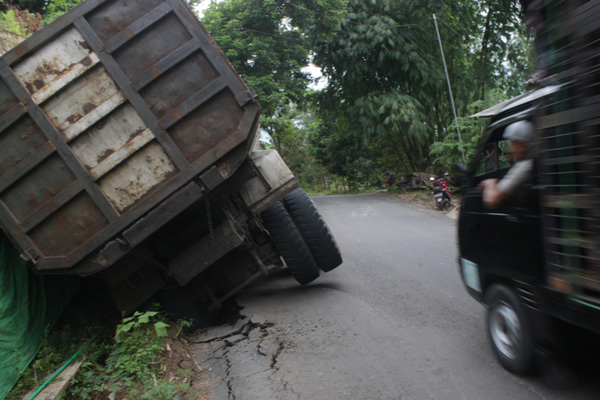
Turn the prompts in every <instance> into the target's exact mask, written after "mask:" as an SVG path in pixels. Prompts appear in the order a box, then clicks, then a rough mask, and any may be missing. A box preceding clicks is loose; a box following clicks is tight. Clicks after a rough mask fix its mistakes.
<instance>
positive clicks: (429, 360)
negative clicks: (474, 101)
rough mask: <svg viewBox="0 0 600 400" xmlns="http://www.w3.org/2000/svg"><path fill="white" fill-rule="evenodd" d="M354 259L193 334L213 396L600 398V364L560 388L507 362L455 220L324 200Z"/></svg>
mask: <svg viewBox="0 0 600 400" xmlns="http://www.w3.org/2000/svg"><path fill="white" fill-rule="evenodd" d="M314 200H315V202H316V204H317V206H318V208H319V210H320V211H321V214H322V215H323V216H324V218H325V220H326V221H327V223H328V225H329V227H330V229H331V230H332V231H333V233H334V235H335V237H336V240H337V242H338V244H339V246H340V248H341V251H342V254H343V257H344V263H343V264H342V266H340V267H339V268H337V269H336V270H334V271H331V272H329V273H327V274H322V276H321V277H320V278H319V279H318V280H317V281H315V282H313V283H311V284H309V285H307V286H305V287H300V286H299V285H298V284H296V283H295V281H294V280H293V279H292V278H291V277H290V276H289V275H287V274H281V275H278V276H274V277H270V278H268V279H266V280H264V281H262V282H260V283H258V284H256V285H254V286H252V287H250V288H248V289H247V290H246V291H245V292H243V294H242V295H240V296H239V297H238V299H237V302H238V304H239V305H240V306H242V307H243V310H242V311H241V314H242V315H244V316H245V317H246V318H245V319H244V320H242V321H239V322H238V324H237V325H236V326H234V327H227V326H226V327H220V328H212V329H211V330H209V331H208V332H205V333H202V334H199V335H197V336H195V337H193V338H191V341H192V342H195V343H197V344H196V345H195V346H194V354H195V356H196V357H197V359H198V361H199V362H200V363H201V365H203V366H204V368H205V370H206V371H207V372H208V374H209V375H210V376H211V377H212V379H211V384H212V387H213V389H212V390H213V398H214V399H218V400H220V399H235V400H253V399H257V400H258V399H261V400H270V399H277V400H279V399H282V400H287V399H315V400H320V399H323V400H336V399H356V400H363V399H394V400H397V399H403V400H405V399H414V400H421V399H444V400H453V399H473V400H479V399H486V400H494V399H498V400H500V399H501V400H506V399H518V400H527V399H569V400H579V399H582V400H583V399H599V398H600V383H599V382H598V381H597V379H596V377H597V376H598V371H599V370H596V371H590V370H588V369H581V370H579V371H577V374H579V375H580V376H579V381H578V384H577V385H576V386H574V387H572V388H569V389H564V390H560V391H559V390H556V389H553V388H551V387H550V386H548V385H547V384H545V383H544V382H543V380H542V379H540V377H539V376H535V375H533V376H530V377H525V378H522V377H517V376H514V375H511V374H510V373H508V372H506V371H505V370H503V369H502V367H500V365H499V364H498V363H497V362H496V360H495V358H494V355H493V353H492V350H491V348H490V346H489V344H488V342H487V338H486V335H485V330H484V308H483V307H482V306H481V305H479V304H478V303H476V302H475V301H474V300H472V299H471V298H470V297H469V296H468V295H467V294H466V292H465V290H464V289H463V285H462V282H461V280H460V277H459V275H458V269H457V263H456V259H457V244H456V223H455V221H454V220H452V219H450V218H448V217H446V216H444V215H442V213H440V212H437V211H433V210H425V209H423V208H420V207H419V206H416V205H414V204H409V203H405V202H403V201H401V200H398V199H396V198H392V197H388V196H384V195H377V194H373V195H349V196H327V197H317V198H314Z"/></svg>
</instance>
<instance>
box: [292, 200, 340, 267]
mask: <svg viewBox="0 0 600 400" xmlns="http://www.w3.org/2000/svg"><path fill="white" fill-rule="evenodd" d="M283 201H284V204H285V208H286V209H287V210H288V212H289V213H290V216H291V217H292V220H293V221H294V223H295V224H296V226H297V227H298V230H299V231H300V234H301V235H302V237H303V238H304V240H305V241H306V244H307V245H308V248H309V249H310V251H311V253H312V255H313V257H314V259H315V261H316V262H317V265H318V266H319V268H320V269H321V270H322V271H324V272H329V271H331V270H333V269H334V268H336V267H338V266H339V265H340V264H341V263H342V255H341V253H340V249H339V247H338V245H337V243H336V241H335V239H334V237H333V235H332V234H331V231H330V230H329V228H328V227H327V224H326V223H325V221H324V220H323V217H322V216H321V214H320V213H319V211H318V210H317V207H316V206H315V203H314V202H313V201H312V200H311V199H310V197H309V196H308V194H306V192H305V191H304V190H302V189H296V190H294V191H293V192H292V193H290V194H289V195H287V196H286V197H285V198H284V199H283Z"/></svg>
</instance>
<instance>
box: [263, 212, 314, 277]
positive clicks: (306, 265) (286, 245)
mask: <svg viewBox="0 0 600 400" xmlns="http://www.w3.org/2000/svg"><path fill="white" fill-rule="evenodd" d="M261 218H262V221H263V224H264V225H265V228H267V230H268V231H269V233H270V234H271V237H272V238H273V241H274V242H275V246H277V249H278V250H279V253H280V254H281V257H282V258H283V260H284V261H285V263H286V265H287V267H288V269H289V270H290V273H291V274H292V276H293V277H294V278H295V279H296V280H297V281H298V282H299V283H300V284H302V285H306V284H307V283H310V282H312V281H314V280H315V279H317V278H318V277H319V267H318V266H317V263H316V262H315V259H314V258H313V256H312V254H311V253H310V250H309V249H308V246H307V245H306V242H305V241H304V239H303V238H302V235H301V234H300V232H299V231H298V228H296V225H295V224H294V221H292V218H291V217H290V215H289V214H288V212H287V210H286V209H285V207H284V206H283V204H281V203H280V202H276V203H274V204H272V205H271V206H270V207H269V208H268V209H267V210H265V211H263V212H262V214H261Z"/></svg>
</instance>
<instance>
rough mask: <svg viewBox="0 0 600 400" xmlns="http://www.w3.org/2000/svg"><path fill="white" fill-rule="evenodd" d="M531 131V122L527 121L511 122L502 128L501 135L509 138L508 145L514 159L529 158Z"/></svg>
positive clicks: (532, 129)
mask: <svg viewBox="0 0 600 400" xmlns="http://www.w3.org/2000/svg"><path fill="white" fill-rule="evenodd" d="M533 131H534V128H533V124H532V123H531V122H529V121H517V122H513V123H512V124H510V125H508V126H507V127H506V129H505V130H504V134H503V135H502V137H503V138H504V139H507V140H510V147H511V149H512V151H513V157H514V159H515V160H516V161H523V160H526V159H528V158H529V150H530V148H531V145H530V142H531V140H532V139H533Z"/></svg>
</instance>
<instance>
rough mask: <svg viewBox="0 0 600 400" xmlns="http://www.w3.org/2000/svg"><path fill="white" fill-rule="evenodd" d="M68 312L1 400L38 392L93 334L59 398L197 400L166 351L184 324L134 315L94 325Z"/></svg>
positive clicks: (90, 319)
mask: <svg viewBox="0 0 600 400" xmlns="http://www.w3.org/2000/svg"><path fill="white" fill-rule="evenodd" d="M73 307H74V306H73V305H71V306H70V308H69V309H67V311H66V312H65V315H63V317H62V318H61V320H59V322H58V323H57V325H56V326H55V327H54V328H53V329H52V330H51V331H49V332H48V334H47V338H46V341H45V343H44V344H43V346H42V349H41V350H40V352H39V353H38V355H37V357H36V359H35V360H34V361H33V362H32V363H31V365H30V367H29V368H28V369H27V370H26V371H25V374H24V375H23V376H22V378H21V380H20V381H19V382H18V384H17V385H16V386H15V388H14V389H13V390H12V391H11V393H10V394H9V395H8V397H7V400H17V399H21V398H22V397H23V396H24V394H25V393H27V392H31V391H33V390H35V389H37V388H38V387H40V386H41V385H42V384H43V383H44V381H45V379H46V378H47V376H48V375H49V374H50V373H52V372H53V371H55V370H57V369H58V368H59V367H60V366H61V365H62V364H63V363H64V362H65V361H67V360H68V359H69V358H71V357H72V356H73V355H74V354H75V353H76V352H77V351H78V350H79V349H80V348H81V347H82V346H83V345H84V344H85V342H86V341H88V340H89V339H90V338H92V337H94V336H95V335H96V334H98V332H100V335H99V336H98V338H97V339H96V340H94V341H93V342H91V343H89V344H88V345H87V346H86V347H85V348H84V350H83V352H82V356H85V359H84V362H83V365H82V367H81V370H80V371H79V373H78V374H77V376H76V377H75V378H74V379H73V381H72V382H71V384H70V386H69V388H68V389H67V391H66V392H65V393H64V394H62V395H61V398H63V399H66V398H77V399H96V398H107V397H108V395H109V394H110V393H115V394H118V395H119V398H121V397H123V398H129V399H131V400H134V399H165V400H166V399H171V400H177V399H179V400H184V399H199V398H201V397H200V394H198V393H196V392H197V391H196V390H193V389H192V387H191V385H190V380H189V379H186V377H189V376H191V375H192V374H193V371H191V370H186V369H182V368H180V367H179V366H178V364H179V363H180V360H179V359H176V360H173V359H171V358H172V357H173V355H172V354H170V353H169V351H167V348H170V347H174V346H175V345H177V343H178V342H177V340H178V336H179V334H180V333H181V331H182V330H183V328H184V327H186V326H188V325H189V323H188V322H185V321H180V322H178V323H177V324H175V326H169V324H170V325H173V324H172V323H171V322H169V324H167V322H166V321H167V318H166V316H165V315H164V314H162V313H160V312H157V311H145V312H136V313H135V314H134V315H132V316H131V317H127V318H124V319H122V320H121V321H120V322H118V320H115V319H114V318H103V319H102V320H97V319H95V317H94V316H93V313H88V312H87V311H84V310H73ZM86 310H88V307H86ZM103 312H104V311H103ZM103 315H104V316H111V313H110V312H106V313H104V314H103ZM167 343H170V345H169V346H167ZM82 356H80V357H79V358H78V359H77V360H75V361H78V360H80V359H81V357H82ZM174 365H176V367H174ZM184 381H185V382H187V383H184Z"/></svg>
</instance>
